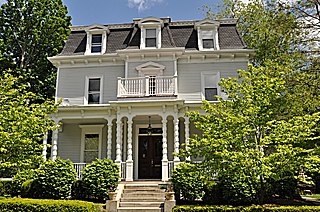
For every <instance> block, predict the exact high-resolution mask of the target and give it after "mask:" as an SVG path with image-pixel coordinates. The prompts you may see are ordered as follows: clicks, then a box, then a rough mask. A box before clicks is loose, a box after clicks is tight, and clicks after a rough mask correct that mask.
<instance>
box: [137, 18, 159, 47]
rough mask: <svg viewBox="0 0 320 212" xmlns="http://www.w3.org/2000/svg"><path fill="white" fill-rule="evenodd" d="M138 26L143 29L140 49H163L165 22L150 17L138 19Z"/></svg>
mask: <svg viewBox="0 0 320 212" xmlns="http://www.w3.org/2000/svg"><path fill="white" fill-rule="evenodd" d="M136 21H137V22H136V24H138V26H139V27H140V29H141V39H140V49H147V48H157V49H160V48H161V28H162V27H163V26H164V23H163V20H162V19H159V18H154V17H149V18H143V19H137V20H136Z"/></svg>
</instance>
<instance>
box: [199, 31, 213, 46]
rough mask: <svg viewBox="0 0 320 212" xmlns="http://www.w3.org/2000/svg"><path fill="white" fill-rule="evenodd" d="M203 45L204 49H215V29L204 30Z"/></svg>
mask: <svg viewBox="0 0 320 212" xmlns="http://www.w3.org/2000/svg"><path fill="white" fill-rule="evenodd" d="M202 47H203V48H204V49H213V48H214V45H213V30H202Z"/></svg>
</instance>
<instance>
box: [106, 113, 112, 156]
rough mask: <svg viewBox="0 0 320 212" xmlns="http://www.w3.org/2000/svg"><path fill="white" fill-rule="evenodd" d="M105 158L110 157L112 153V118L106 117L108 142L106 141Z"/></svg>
mask: <svg viewBox="0 0 320 212" xmlns="http://www.w3.org/2000/svg"><path fill="white" fill-rule="evenodd" d="M107 144H108V145H107V158H108V159H111V155H112V119H108V143H107Z"/></svg>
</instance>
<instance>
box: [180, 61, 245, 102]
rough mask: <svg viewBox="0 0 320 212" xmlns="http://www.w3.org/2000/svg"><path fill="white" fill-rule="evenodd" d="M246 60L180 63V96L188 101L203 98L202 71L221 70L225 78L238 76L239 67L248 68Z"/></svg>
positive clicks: (214, 72)
mask: <svg viewBox="0 0 320 212" xmlns="http://www.w3.org/2000/svg"><path fill="white" fill-rule="evenodd" d="M247 67H248V64H247V63H246V62H213V63H181V64H179V63H178V93H179V98H180V99H184V100H188V101H199V100H201V73H202V72H210V73H212V74H216V73H218V72H220V76H221V77H223V78H227V77H235V76H237V72H236V71H237V70H238V69H247Z"/></svg>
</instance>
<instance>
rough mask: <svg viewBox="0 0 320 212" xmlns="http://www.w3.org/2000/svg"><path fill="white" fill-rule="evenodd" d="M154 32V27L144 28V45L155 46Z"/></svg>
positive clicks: (155, 36)
mask: <svg viewBox="0 0 320 212" xmlns="http://www.w3.org/2000/svg"><path fill="white" fill-rule="evenodd" d="M156 32H157V30H156V29H146V47H157V35H156Z"/></svg>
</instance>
